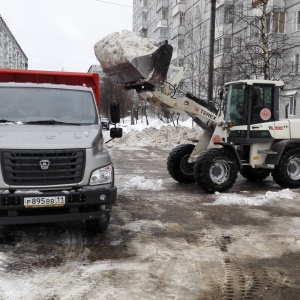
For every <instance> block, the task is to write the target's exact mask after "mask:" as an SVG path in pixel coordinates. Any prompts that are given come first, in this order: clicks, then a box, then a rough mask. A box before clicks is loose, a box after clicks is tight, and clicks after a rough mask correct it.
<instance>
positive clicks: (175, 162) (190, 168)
mask: <svg viewBox="0 0 300 300" xmlns="http://www.w3.org/2000/svg"><path fill="white" fill-rule="evenodd" d="M194 148H195V145H192V144H182V145H178V146H177V147H175V148H174V149H173V150H172V151H171V152H170V154H169V156H168V161H167V168H168V172H169V174H170V175H171V177H172V178H173V179H175V180H176V181H178V182H180V183H192V182H195V179H194V164H192V163H188V159H189V157H190V155H191V153H192V152H193V150H194Z"/></svg>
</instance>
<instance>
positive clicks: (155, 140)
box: [109, 119, 203, 147]
mask: <svg viewBox="0 0 300 300" xmlns="http://www.w3.org/2000/svg"><path fill="white" fill-rule="evenodd" d="M121 126H122V127H123V130H124V134H123V137H122V138H121V139H115V140H113V141H112V142H110V143H109V147H115V146H117V145H119V146H129V147H130V146H132V147H133V146H135V147H138V146H153V147H157V146H158V147H173V146H175V145H178V144H185V143H191V141H189V139H197V138H199V137H200V136H201V135H202V133H203V130H202V129H201V128H200V127H198V126H194V127H193V128H192V126H193V125H192V122H191V119H190V120H188V121H186V122H180V125H178V126H174V125H171V124H166V123H163V122H162V121H159V120H157V119H156V120H155V119H153V120H150V125H148V126H147V125H146V124H145V123H144V124H142V123H140V124H136V125H129V124H128V123H123V124H121Z"/></svg>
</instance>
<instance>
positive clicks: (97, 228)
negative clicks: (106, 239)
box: [85, 211, 110, 233]
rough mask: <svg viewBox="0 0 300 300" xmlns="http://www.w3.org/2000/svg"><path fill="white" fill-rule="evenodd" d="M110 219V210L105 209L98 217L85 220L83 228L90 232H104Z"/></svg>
mask: <svg viewBox="0 0 300 300" xmlns="http://www.w3.org/2000/svg"><path fill="white" fill-rule="evenodd" d="M109 221H110V212H108V211H106V212H104V213H103V214H102V216H101V217H100V218H98V219H90V220H85V228H86V229H87V230H88V231H89V232H92V233H104V232H105V231H106V230H107V227H108V225H109Z"/></svg>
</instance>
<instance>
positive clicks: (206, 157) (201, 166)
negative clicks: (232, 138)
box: [194, 148, 238, 193]
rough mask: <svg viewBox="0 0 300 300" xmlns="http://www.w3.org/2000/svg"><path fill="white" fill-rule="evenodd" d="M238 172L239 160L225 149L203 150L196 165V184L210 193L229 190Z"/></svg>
mask: <svg viewBox="0 0 300 300" xmlns="http://www.w3.org/2000/svg"><path fill="white" fill-rule="evenodd" d="M237 173H238V166H237V161H236V159H235V157H234V156H233V155H232V154H231V153H230V152H228V151H226V150H225V149H215V148H214V149H208V150H206V151H204V152H202V153H201V155H200V156H199V157H198V159H197V162H196V163H195V166H194V177H195V182H196V184H197V185H198V186H200V187H201V188H202V189H203V190H205V191H206V192H209V193H215V192H225V191H227V190H229V189H230V188H231V187H232V186H233V184H234V183H235V181H236V178H237Z"/></svg>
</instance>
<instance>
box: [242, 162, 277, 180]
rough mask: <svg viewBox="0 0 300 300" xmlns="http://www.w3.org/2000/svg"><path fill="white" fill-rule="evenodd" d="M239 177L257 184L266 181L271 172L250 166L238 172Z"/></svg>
mask: <svg viewBox="0 0 300 300" xmlns="http://www.w3.org/2000/svg"><path fill="white" fill-rule="evenodd" d="M240 173H241V175H242V176H243V177H244V178H246V179H247V180H249V181H253V182H258V181H261V180H264V179H266V178H267V177H268V176H269V175H270V173H271V171H270V170H268V169H260V168H258V169H254V168H252V167H251V166H244V167H243V168H242V169H241V170H240Z"/></svg>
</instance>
